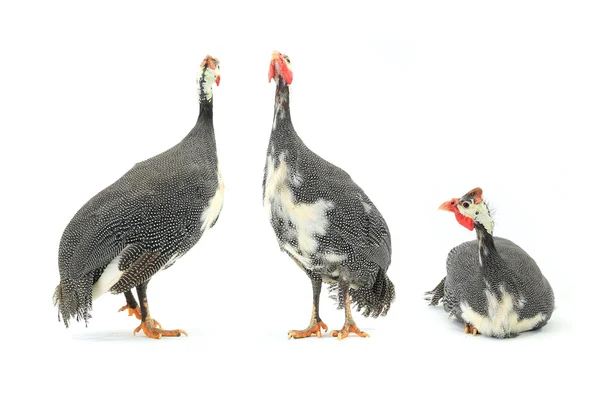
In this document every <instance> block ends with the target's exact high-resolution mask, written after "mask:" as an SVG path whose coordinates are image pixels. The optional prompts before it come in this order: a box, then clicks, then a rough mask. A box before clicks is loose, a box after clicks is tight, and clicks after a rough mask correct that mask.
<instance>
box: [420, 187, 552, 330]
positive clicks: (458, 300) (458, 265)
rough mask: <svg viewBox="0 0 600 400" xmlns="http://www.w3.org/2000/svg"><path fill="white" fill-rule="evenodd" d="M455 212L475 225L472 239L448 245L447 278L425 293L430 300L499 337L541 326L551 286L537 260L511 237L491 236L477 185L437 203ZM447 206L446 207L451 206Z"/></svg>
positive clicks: (547, 314)
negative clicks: (472, 188) (458, 195)
mask: <svg viewBox="0 0 600 400" xmlns="http://www.w3.org/2000/svg"><path fill="white" fill-rule="evenodd" d="M441 208H443V209H445V210H448V211H453V212H455V213H460V215H457V219H458V220H459V222H460V221H461V220H462V221H466V220H465V219H462V218H472V219H473V221H472V222H470V224H471V225H469V226H467V225H468V222H465V223H463V222H461V224H463V225H465V226H467V227H468V228H474V229H475V231H476V233H477V240H473V241H469V242H465V243H462V244H461V245H459V246H456V247H455V248H453V249H452V250H451V251H450V253H449V254H448V259H447V262H446V274H447V275H446V277H445V278H444V279H442V281H441V282H440V283H439V284H438V285H437V286H436V287H435V288H434V289H433V290H432V291H430V292H427V293H426V300H427V301H429V304H430V305H437V304H438V303H439V302H440V301H442V302H443V304H444V309H445V310H446V311H447V312H449V313H450V315H451V316H453V317H456V318H457V319H458V320H460V321H462V322H464V323H465V324H468V325H470V326H472V327H474V328H476V329H477V331H478V332H479V333H481V334H484V335H487V336H493V337H498V338H505V337H513V336H516V335H518V334H519V333H520V332H524V331H528V330H533V329H538V328H541V327H542V326H544V325H546V323H547V322H548V320H549V319H550V317H551V316H552V312H553V310H554V294H553V291H552V288H551V286H550V284H549V283H548V281H547V280H546V278H545V277H544V275H543V274H542V272H541V271H540V269H539V267H538V266H537V264H536V262H535V261H534V260H533V258H531V257H530V256H529V255H528V254H527V253H526V252H525V251H524V250H523V249H521V248H520V247H519V246H517V245H516V244H515V243H513V242H511V241H510V240H507V239H504V238H500V237H494V236H492V230H493V220H492V217H491V215H490V213H489V210H488V207H487V205H486V203H485V202H484V201H483V200H481V189H474V190H473V191H470V192H469V193H467V194H466V195H465V196H463V197H462V198H460V199H453V200H451V201H450V202H446V203H444V204H443V205H442V207H441ZM450 208H451V209H450Z"/></svg>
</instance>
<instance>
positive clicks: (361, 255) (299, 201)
mask: <svg viewBox="0 0 600 400" xmlns="http://www.w3.org/2000/svg"><path fill="white" fill-rule="evenodd" d="M279 56H280V57H281V60H280V61H278V60H275V61H274V63H275V64H272V68H275V67H276V68H277V69H278V71H277V73H279V74H280V75H281V71H279V68H280V64H279V63H286V64H287V67H289V66H290V64H289V58H287V56H285V55H281V54H279V53H277V52H275V53H274V57H279ZM284 67H285V65H284ZM290 74H291V72H290ZM275 78H276V83H277V89H276V96H275V112H274V118H273V126H272V131H271V137H270V140H269V145H268V150H267V161H266V165H265V171H264V179H263V201H264V206H265V208H266V210H267V215H268V218H269V220H270V223H271V226H272V227H273V230H274V231H275V234H276V237H277V241H278V243H279V247H280V248H281V250H282V251H284V252H286V253H287V254H288V255H289V256H290V257H292V259H294V260H295V261H296V262H297V263H298V264H299V266H301V268H302V269H303V270H304V271H305V272H306V273H307V274H308V276H309V277H310V279H311V280H312V281H313V289H314V290H315V296H316V297H315V298H316V301H317V304H316V306H317V313H318V292H320V288H321V281H324V282H326V283H330V284H331V287H330V289H331V290H332V291H333V292H334V293H333V294H334V296H335V295H336V294H337V298H338V299H339V306H340V308H341V307H343V305H344V290H346V291H347V290H348V287H349V293H350V296H351V299H352V303H354V304H355V305H356V306H357V309H358V311H362V313H363V315H365V316H372V317H377V316H379V315H385V314H386V313H387V312H388V310H389V308H390V304H391V303H392V301H393V300H394V297H395V292H394V285H393V284H392V282H391V281H390V280H389V278H388V276H387V270H388V267H389V265H390V262H391V255H392V245H391V237H390V232H389V229H388V227H387V224H386V222H385V220H384V218H383V216H382V215H381V213H380V212H379V211H378V210H377V207H375V205H374V204H373V202H372V201H371V200H370V199H369V197H368V196H367V195H366V194H365V193H364V192H363V190H362V189H361V188H360V187H359V186H358V185H357V184H356V183H355V182H354V181H353V180H352V178H351V177H350V175H348V174H347V173H346V172H344V171H343V170H342V169H341V168H338V167H336V166H335V165H333V164H331V163H329V162H327V161H326V160H324V159H323V158H321V157H319V156H318V155H317V154H315V153H314V152H312V151H311V150H310V149H309V148H308V147H307V146H306V145H305V144H304V143H303V142H302V140H301V139H300V137H299V136H298V134H297V133H296V131H295V129H294V126H293V124H292V120H291V116H290V104H289V85H288V82H286V79H283V77H282V76H280V77H279V79H277V74H275ZM340 287H342V288H343V290H338V289H339V288H340ZM317 318H318V315H317ZM319 321H320V319H319Z"/></svg>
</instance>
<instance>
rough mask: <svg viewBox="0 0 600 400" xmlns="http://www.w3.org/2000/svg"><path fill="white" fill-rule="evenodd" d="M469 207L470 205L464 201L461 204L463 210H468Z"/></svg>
mask: <svg viewBox="0 0 600 400" xmlns="http://www.w3.org/2000/svg"><path fill="white" fill-rule="evenodd" d="M470 205H471V204H470V203H469V202H467V201H465V202H464V203H462V206H463V207H464V208H469V206H470Z"/></svg>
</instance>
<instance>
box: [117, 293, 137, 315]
mask: <svg viewBox="0 0 600 400" xmlns="http://www.w3.org/2000/svg"><path fill="white" fill-rule="evenodd" d="M125 299H126V300H127V304H126V305H124V306H123V307H121V308H119V312H121V311H125V310H127V311H128V313H129V316H130V317H131V316H132V315H135V317H136V318H137V319H139V320H140V321H141V320H142V310H140V306H138V303H137V301H135V297H133V293H131V290H128V291H126V292H125Z"/></svg>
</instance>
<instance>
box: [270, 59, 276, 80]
mask: <svg viewBox="0 0 600 400" xmlns="http://www.w3.org/2000/svg"><path fill="white" fill-rule="evenodd" d="M273 76H275V66H274V65H273V62H271V64H270V65H269V82H271V79H273Z"/></svg>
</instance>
